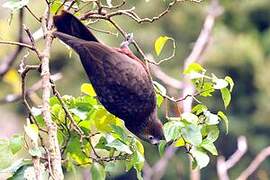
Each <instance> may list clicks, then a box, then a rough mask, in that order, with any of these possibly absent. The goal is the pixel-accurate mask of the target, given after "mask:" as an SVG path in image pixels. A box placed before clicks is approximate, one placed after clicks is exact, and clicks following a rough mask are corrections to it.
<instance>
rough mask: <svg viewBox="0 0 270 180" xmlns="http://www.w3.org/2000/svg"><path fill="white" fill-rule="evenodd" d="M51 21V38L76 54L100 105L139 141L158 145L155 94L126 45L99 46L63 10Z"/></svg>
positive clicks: (159, 132) (144, 70) (160, 133)
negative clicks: (58, 40)
mask: <svg viewBox="0 0 270 180" xmlns="http://www.w3.org/2000/svg"><path fill="white" fill-rule="evenodd" d="M53 21H54V25H55V26H56V28H57V31H55V32H54V35H55V36H56V37H58V38H59V39H61V40H62V41H63V42H64V43H66V44H67V45H69V46H70V47H71V48H73V49H74V50H75V51H76V52H77V53H78V54H79V56H80V59H81V62H82V65H83V67H84V69H85V71H86V73H87V75H88V78H89V79H90V82H91V83H92V85H93V87H94V89H95V91H96V94H97V98H98V100H99V101H100V102H101V104H102V105H103V106H104V107H105V108H106V109H107V110H108V111H109V112H110V113H112V114H114V115H115V116H117V117H119V118H120V119H122V120H123V121H124V122H125V126H126V127H127V129H128V130H129V131H131V132H132V133H133V134H135V135H136V136H138V137H139V138H141V139H142V140H145V141H147V142H150V143H151V144H157V143H158V142H159V141H160V140H161V139H163V138H164V135H163V131H162V123H161V122H160V120H159V119H158V117H157V107H156V95H155V92H154V88H153V84H152V81H151V78H150V75H149V72H148V71H147V68H146V67H145V65H144V63H142V62H141V61H140V60H139V59H138V58H137V57H136V56H135V55H134V54H133V53H132V52H131V51H130V50H129V48H128V47H127V46H126V45H123V46H122V47H121V48H111V47H108V46H106V45H104V44H102V43H100V42H99V41H98V40H97V39H96V37H95V36H94V35H93V34H92V33H91V32H90V31H89V29H88V28H87V27H86V26H85V25H84V24H83V23H82V22H80V21H79V20H78V19H77V18H76V17H75V16H73V15H72V14H70V13H68V12H66V11H62V13H61V14H60V15H57V16H54V17H53Z"/></svg>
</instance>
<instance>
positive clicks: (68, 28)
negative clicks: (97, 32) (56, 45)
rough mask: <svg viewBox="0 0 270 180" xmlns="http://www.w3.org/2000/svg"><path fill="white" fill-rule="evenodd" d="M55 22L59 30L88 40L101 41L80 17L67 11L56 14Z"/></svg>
mask: <svg viewBox="0 0 270 180" xmlns="http://www.w3.org/2000/svg"><path fill="white" fill-rule="evenodd" d="M53 22H54V25H55V27H56V28H57V31H58V32H62V33H65V34H68V35H70V36H75V37H77V38H79V39H83V40H86V41H95V42H99V41H98V40H97V38H96V37H95V36H94V35H93V34H92V33H91V31H89V29H88V28H87V27H86V26H85V25H84V24H83V23H82V22H81V21H80V20H79V19H77V18H76V17H75V16H74V15H72V14H70V13H69V12H67V11H62V13H61V14H60V15H57V16H54V17H53ZM60 39H61V38H60ZM64 42H65V41H64Z"/></svg>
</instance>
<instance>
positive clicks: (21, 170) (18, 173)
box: [7, 164, 31, 180]
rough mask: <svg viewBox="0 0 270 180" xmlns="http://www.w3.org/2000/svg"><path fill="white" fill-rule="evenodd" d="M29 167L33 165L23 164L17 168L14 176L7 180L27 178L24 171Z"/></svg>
mask: <svg viewBox="0 0 270 180" xmlns="http://www.w3.org/2000/svg"><path fill="white" fill-rule="evenodd" d="M28 167H31V165H30V164H26V165H23V166H21V167H19V168H18V169H17V170H16V172H15V173H14V174H13V176H11V177H10V178H8V179H7V180H22V179H25V177H24V172H25V170H26V169H27V168H28Z"/></svg>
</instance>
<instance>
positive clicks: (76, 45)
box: [53, 31, 87, 55]
mask: <svg viewBox="0 0 270 180" xmlns="http://www.w3.org/2000/svg"><path fill="white" fill-rule="evenodd" d="M53 35H55V36H56V37H58V38H59V39H60V40H61V41H63V42H64V43H65V44H67V45H69V46H70V47H71V48H72V49H74V50H75V51H76V52H77V53H79V54H80V55H81V51H82V50H81V49H82V47H83V46H82V45H83V44H84V43H87V41H84V40H81V39H78V38H77V37H74V36H71V35H68V34H65V33H62V32H57V31H56V32H53Z"/></svg>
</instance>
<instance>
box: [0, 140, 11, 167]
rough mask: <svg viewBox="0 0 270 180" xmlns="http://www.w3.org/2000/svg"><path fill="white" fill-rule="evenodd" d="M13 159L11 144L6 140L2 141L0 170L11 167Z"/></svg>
mask: <svg viewBox="0 0 270 180" xmlns="http://www.w3.org/2000/svg"><path fill="white" fill-rule="evenodd" d="M12 157H13V154H12V151H11V149H10V147H9V142H8V141H7V140H5V139H0V162H1V163H0V170H1V169H5V168H7V167H9V166H10V165H11V163H12Z"/></svg>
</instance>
